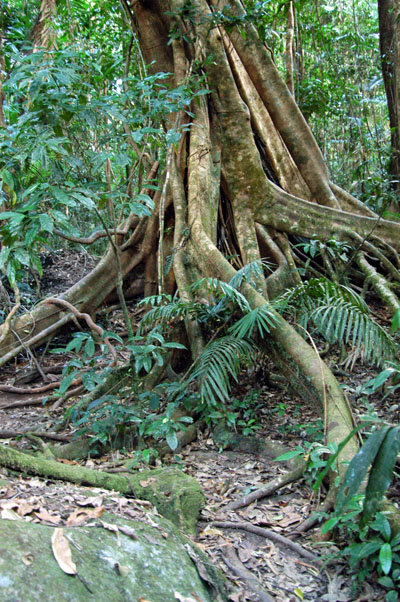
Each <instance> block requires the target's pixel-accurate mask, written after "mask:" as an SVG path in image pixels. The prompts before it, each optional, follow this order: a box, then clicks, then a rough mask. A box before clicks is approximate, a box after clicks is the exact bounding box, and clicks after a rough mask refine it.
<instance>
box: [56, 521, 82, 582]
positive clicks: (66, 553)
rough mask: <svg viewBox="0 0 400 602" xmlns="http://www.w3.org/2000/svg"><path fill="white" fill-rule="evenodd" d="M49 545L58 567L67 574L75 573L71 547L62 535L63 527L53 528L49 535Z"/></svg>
mask: <svg viewBox="0 0 400 602" xmlns="http://www.w3.org/2000/svg"><path fill="white" fill-rule="evenodd" d="M51 547H52V549H53V554H54V558H55V559H56V560H57V563H58V566H59V567H60V569H61V570H62V571H64V573H67V575H76V572H77V571H76V565H75V563H74V562H73V560H72V556H71V548H70V547H69V543H68V541H67V540H66V538H65V536H64V529H54V533H53V535H52V536H51Z"/></svg>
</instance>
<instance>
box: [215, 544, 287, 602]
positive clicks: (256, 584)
mask: <svg viewBox="0 0 400 602" xmlns="http://www.w3.org/2000/svg"><path fill="white" fill-rule="evenodd" d="M222 560H223V561H224V562H225V564H226V566H227V567H228V568H229V569H231V571H233V572H234V573H236V575H237V576H238V577H240V579H242V580H243V581H244V582H245V583H246V585H247V586H248V588H249V589H250V590H251V591H253V592H254V593H255V594H257V596H258V600H260V602H274V600H275V598H273V597H272V596H270V594H269V593H268V592H267V591H266V590H265V588H264V587H263V586H262V584H261V583H260V581H259V579H257V577H255V576H254V575H253V573H252V572H251V571H249V569H246V567H245V566H244V564H243V563H242V562H241V561H240V560H239V558H238V557H237V555H236V552H235V549H234V547H233V546H225V547H224V553H223V554H222Z"/></svg>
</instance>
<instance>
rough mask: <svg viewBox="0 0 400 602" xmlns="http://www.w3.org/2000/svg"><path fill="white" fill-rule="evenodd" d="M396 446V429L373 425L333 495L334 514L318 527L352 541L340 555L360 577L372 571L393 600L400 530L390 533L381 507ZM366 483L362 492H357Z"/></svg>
mask: <svg viewBox="0 0 400 602" xmlns="http://www.w3.org/2000/svg"><path fill="white" fill-rule="evenodd" d="M399 450H400V427H397V426H396V427H394V426H383V427H380V428H377V429H376V430H375V431H374V432H373V433H372V434H371V435H370V436H369V437H368V439H367V440H366V441H365V443H364V445H363V446H362V447H361V449H360V450H359V452H358V453H357V454H356V455H355V456H354V458H353V459H352V461H351V462H350V464H349V466H348V468H347V471H346V475H345V478H344V480H343V483H342V485H341V487H340V489H339V492H338V494H337V497H336V503H335V512H334V513H333V515H331V516H330V517H329V518H328V520H327V521H326V522H325V523H324V525H323V526H322V529H321V531H322V533H327V532H328V531H330V530H331V529H333V528H336V529H338V530H339V532H340V533H341V534H342V536H343V538H344V539H345V540H346V541H350V544H349V545H347V546H346V547H345V548H344V550H343V552H342V554H343V556H345V557H347V558H348V561H349V565H350V568H351V569H352V570H353V571H355V569H356V568H357V574H358V579H359V580H360V581H362V580H363V579H364V578H365V576H366V575H368V574H370V573H371V571H373V570H376V571H377V573H378V575H379V579H378V582H379V583H380V584H381V585H382V586H384V587H385V588H388V590H389V591H388V593H387V595H386V599H387V600H388V601H389V602H392V601H395V600H397V591H398V586H399V583H400V553H399V552H400V533H392V528H391V525H390V521H389V520H388V518H387V516H386V514H385V513H384V512H382V511H381V510H380V506H381V502H382V499H383V496H384V494H385V492H386V490H387V489H388V487H389V485H390V482H391V480H392V477H393V470H394V466H395V463H396V460H397V454H398V453H399ZM365 481H366V487H365V490H364V491H363V492H361V493H360V492H359V490H360V489H361V488H362V487H363V484H364V483H365Z"/></svg>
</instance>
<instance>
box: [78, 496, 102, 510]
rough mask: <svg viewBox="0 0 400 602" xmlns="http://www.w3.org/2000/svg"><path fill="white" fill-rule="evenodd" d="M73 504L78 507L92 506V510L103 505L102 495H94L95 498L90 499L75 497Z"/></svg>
mask: <svg viewBox="0 0 400 602" xmlns="http://www.w3.org/2000/svg"><path fill="white" fill-rule="evenodd" d="M75 503H76V504H77V505H78V506H93V507H94V508H97V506H102V505H103V496H102V495H96V496H92V497H84V496H82V497H77V498H76V499H75Z"/></svg>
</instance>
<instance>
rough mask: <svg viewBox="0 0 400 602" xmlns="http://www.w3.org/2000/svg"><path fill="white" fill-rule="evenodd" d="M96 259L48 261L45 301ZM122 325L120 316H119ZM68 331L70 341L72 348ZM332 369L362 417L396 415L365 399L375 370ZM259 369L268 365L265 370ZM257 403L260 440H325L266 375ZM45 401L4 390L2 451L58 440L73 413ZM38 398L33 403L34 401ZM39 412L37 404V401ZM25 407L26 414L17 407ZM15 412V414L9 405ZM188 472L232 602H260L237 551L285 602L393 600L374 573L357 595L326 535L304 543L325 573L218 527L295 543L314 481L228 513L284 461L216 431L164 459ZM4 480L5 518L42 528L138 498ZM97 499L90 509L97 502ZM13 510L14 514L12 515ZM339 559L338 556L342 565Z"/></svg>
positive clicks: (248, 379)
mask: <svg viewBox="0 0 400 602" xmlns="http://www.w3.org/2000/svg"><path fill="white" fill-rule="evenodd" d="M92 265H93V260H92V259H91V258H90V257H89V256H86V255H83V254H82V253H79V254H78V253H65V252H64V253H61V254H60V256H59V257H58V256H57V255H56V256H53V258H52V259H49V261H48V264H47V266H46V267H45V277H44V278H43V279H42V283H41V293H40V294H41V296H42V295H44V294H48V293H50V294H54V295H56V294H58V293H60V292H62V291H64V290H65V289H66V288H67V287H68V286H69V285H71V284H72V283H74V282H76V281H77V280H78V279H79V278H80V277H82V275H83V274H84V273H85V272H86V271H87V270H88V269H90V268H91V267H92ZM111 319H113V320H114V322H115V325H117V324H118V321H119V318H118V312H117V313H116V314H115V316H114V317H111ZM66 337H67V333H64V334H61V339H63V338H64V339H65V340H64V343H65V342H66V341H67V340H68V339H67V338H66ZM41 351H42V352H43V349H42V350H38V351H37V352H36V353H37V357H38V360H39V361H40V365H41V366H42V367H46V366H47V367H51V366H54V365H55V364H59V361H60V360H59V357H58V356H56V355H49V354H47V353H46V355H44V356H43V355H42V356H41V355H40V352H41ZM329 363H330V365H331V367H332V368H334V369H335V370H336V371H337V372H338V373H339V376H338V378H339V380H340V381H341V382H342V383H343V384H345V385H346V387H347V391H348V396H349V399H350V400H351V402H352V405H353V409H354V413H355V414H356V415H361V414H365V413H368V412H369V413H371V412H372V411H376V413H377V414H378V415H381V416H382V417H383V416H385V415H387V411H388V409H389V407H390V404H391V403H392V404H393V400H390V399H388V400H386V401H385V404H384V405H382V403H380V402H379V400H378V398H377V397H374V398H372V399H371V398H368V399H367V398H365V397H362V396H360V395H359V394H358V389H359V387H360V384H362V383H365V382H367V381H368V380H369V379H370V378H372V377H373V376H375V375H376V370H375V371H374V369H372V368H370V367H366V366H363V365H360V364H356V365H355V367H354V369H353V370H352V372H349V371H348V369H347V370H343V368H342V367H340V366H338V358H337V357H336V356H335V354H334V352H331V354H330V356H329ZM28 365H29V358H25V359H24V358H22V357H21V358H19V361H18V364H15V365H8V366H6V367H5V368H3V369H2V370H1V372H0V384H12V383H13V382H14V381H15V377H16V376H17V375H18V374H20V373H21V372H22V371H23V370H24V369H25V368H26V367H27V366H28ZM258 368H260V367H258ZM40 384H43V381H40V378H39V379H38V380H36V381H35V382H33V383H32V382H31V383H28V384H22V385H19V386H22V387H24V388H26V390H27V391H29V390H30V389H31V388H32V387H37V386H39V385H40ZM246 395H252V396H253V400H254V406H253V407H254V411H253V413H252V417H254V418H255V420H256V422H255V425H256V426H257V427H258V428H257V429H256V430H255V433H256V437H258V438H261V439H269V440H273V441H277V442H280V443H282V444H283V445H285V446H286V447H289V448H293V449H294V448H296V446H298V445H300V446H304V442H305V441H316V440H317V441H318V440H320V441H321V440H322V436H323V432H322V431H323V426H322V422H321V420H320V419H318V417H317V416H316V415H315V414H314V413H313V411H312V408H309V407H307V406H306V405H305V404H304V403H303V402H302V401H301V400H299V399H297V398H296V397H294V396H293V394H292V393H291V392H290V391H289V390H288V389H287V388H286V387H285V386H283V387H282V386H280V387H279V388H278V387H277V386H276V385H273V384H271V382H270V380H269V378H268V374H267V373H266V371H265V369H258V370H256V371H250V372H246V373H244V374H243V375H242V378H241V380H240V382H239V383H238V385H237V386H235V388H234V391H233V393H232V399H237V400H242V399H243V397H245V396H246ZM42 398H43V394H36V395H33V394H32V393H30V394H20V393H19V394H17V393H8V392H0V430H1V431H2V439H3V443H4V444H6V445H16V446H18V447H29V446H30V442H29V441H28V440H27V439H26V438H23V437H22V438H16V437H14V436H8V437H7V431H14V432H15V431H27V430H32V431H45V432H54V430H55V425H56V424H57V423H58V422H59V421H60V419H61V418H62V417H63V415H64V413H65V410H66V409H67V407H68V405H70V404H71V403H73V401H68V402H67V403H66V405H65V406H63V407H60V408H58V409H56V410H50V409H49V408H48V407H47V406H43V405H42V404H41V402H40V400H41V399H42ZM28 400H29V401H28ZM35 401H36V404H37V405H30V402H35ZM18 403H20V405H19V406H18V405H17V404H18ZM10 404H13V405H14V407H7V406H9V405H10ZM391 409H392V414H391V416H392V418H391V419H392V420H393V421H394V422H399V414H400V408H397V407H394V406H392V408H391ZM73 432H74V429H73V427H72V425H71V424H69V425H68V426H66V427H65V429H64V430H63V431H61V432H58V434H59V435H62V436H65V437H66V438H70V439H72V437H73ZM131 457H133V453H132V452H121V451H118V450H115V451H112V452H110V453H108V454H106V455H104V456H102V457H100V458H89V459H88V460H86V462H85V466H87V467H89V468H93V469H98V470H103V471H113V470H115V469H116V468H118V467H120V466H121V465H122V464H123V463H124V462H126V460H127V459H129V458H131ZM177 461H178V463H179V465H180V466H181V468H182V470H184V471H185V472H186V473H188V474H190V475H192V476H193V477H195V478H196V479H197V480H198V482H199V483H200V485H201V487H202V489H203V491H204V494H205V496H206V503H205V506H204V508H203V510H202V513H201V517H200V521H199V525H198V527H199V530H198V535H197V538H196V541H197V543H198V545H199V546H200V547H201V548H202V549H203V550H204V551H205V552H206V553H207V554H208V555H209V557H210V559H211V561H212V562H213V563H214V564H216V565H218V566H219V567H220V568H221V570H223V571H224V572H225V573H226V575H227V576H228V578H229V579H230V580H231V582H232V585H233V590H232V596H231V599H232V601H233V602H251V601H253V602H254V601H256V600H257V599H258V598H257V596H256V595H255V594H253V593H251V591H250V590H249V588H248V586H247V585H246V583H244V582H242V581H241V580H240V579H238V578H237V576H235V574H234V573H233V571H232V570H231V569H230V568H228V566H227V565H226V563H225V562H224V557H225V550H226V549H227V547H229V546H233V547H234V548H235V551H236V554H237V556H238V557H239V559H240V561H241V563H242V564H243V565H244V567H246V568H247V569H248V570H249V571H251V573H252V574H253V575H254V576H255V577H257V578H258V579H259V580H260V582H261V583H262V584H263V586H264V588H265V589H266V590H267V591H268V592H269V593H270V595H271V596H272V597H273V598H274V599H275V600H276V601H277V602H292V601H293V602H294V601H298V600H307V601H310V602H311V601H324V602H350V601H359V602H361V601H362V600H365V601H370V600H375V601H376V602H378V601H380V600H384V599H385V594H384V591H383V590H382V589H381V588H380V586H379V585H377V583H376V581H375V579H374V575H372V576H371V579H370V580H369V581H363V583H362V584H361V585H360V587H359V588H358V590H355V589H354V587H353V585H354V584H353V580H352V577H351V576H350V575H349V570H348V565H347V564H346V563H345V562H344V561H342V560H339V559H338V558H337V554H338V552H339V546H340V544H334V543H332V542H329V541H321V538H320V537H319V532H318V529H314V530H311V531H309V532H308V533H306V534H303V535H301V537H299V538H297V539H296V541H297V542H298V543H300V544H301V545H302V546H304V547H305V548H306V549H308V550H310V551H313V552H314V553H315V554H317V555H319V556H322V557H328V556H329V557H331V559H330V560H329V561H328V563H327V564H326V566H324V568H322V569H320V568H319V567H317V566H315V565H313V563H312V562H310V561H308V560H305V559H304V558H302V557H300V556H298V555H297V554H296V553H295V552H293V551H291V550H290V549H288V548H287V547H283V546H281V545H278V544H276V543H274V542H273V541H271V540H268V539H266V538H265V537H261V536H260V535H256V534H253V533H250V532H248V531H246V530H244V529H227V528H225V527H224V528H222V527H216V526H214V525H213V524H212V523H213V521H217V520H218V521H239V522H241V523H243V522H245V523H247V524H250V525H256V526H259V527H263V528H266V529H269V530H272V531H274V532H276V533H278V534H281V535H284V536H286V537H290V536H291V535H293V534H294V533H295V531H296V526H297V525H299V524H300V523H302V522H303V521H304V520H305V519H306V518H308V517H309V516H310V515H311V514H312V513H313V511H314V509H315V507H316V505H317V504H318V498H316V496H315V494H314V493H313V490H312V486H311V484H310V483H309V482H308V480H307V479H304V478H303V479H301V480H298V481H296V482H294V483H292V484H290V485H288V486H286V487H284V488H283V489H281V490H279V491H278V492H277V493H276V494H274V495H272V496H271V497H268V498H265V499H263V500H260V501H258V502H255V503H253V504H251V505H250V506H247V507H245V508H242V509H241V510H237V511H229V510H228V509H227V505H228V504H229V503H230V502H232V501H234V500H237V499H239V498H241V497H243V496H244V495H246V494H247V493H249V492H251V491H253V490H254V489H258V488H260V487H263V486H265V484H266V483H268V482H269V481H270V480H271V479H273V478H274V477H276V476H277V475H279V474H282V473H283V472H285V471H286V470H287V468H285V465H284V464H283V463H280V462H276V461H272V460H271V459H268V458H266V457H265V456H263V455H257V454H256V453H254V452H253V453H242V452H239V451H227V450H224V449H222V450H221V449H220V448H219V446H218V444H216V443H215V441H214V439H213V437H212V433H211V431H210V430H206V431H205V432H203V433H201V434H199V436H198V438H197V440H196V441H194V442H192V443H191V444H189V445H188V446H186V447H185V448H184V449H183V450H182V452H181V453H180V454H179V456H178V457H177V458H176V457H174V456H172V455H171V457H170V458H168V457H166V458H164V459H163V463H171V462H175V463H176V462H177ZM2 476H3V477H5V478H6V479H7V481H8V482H9V483H10V486H9V487H6V488H0V517H2V518H7V517H11V516H12V513H15V514H17V515H18V517H19V518H20V519H23V520H29V521H35V522H41V523H43V524H47V525H49V524H50V525H57V526H62V525H63V524H65V522H66V519H67V518H68V517H69V516H70V515H71V514H72V513H73V512H75V511H76V510H77V509H80V508H82V507H83V506H85V507H87V505H88V503H89V505H90V506H91V507H98V506H103V505H104V506H105V507H106V509H107V510H108V511H111V512H114V513H116V514H120V515H122V516H127V517H128V516H129V509H130V505H132V500H129V499H126V498H123V497H122V496H120V495H117V494H116V495H110V492H105V491H102V490H96V491H94V492H93V488H92V489H91V491H92V494H91V497H90V498H87V497H85V496H82V493H81V490H82V486H80V487H77V486H75V485H72V484H70V483H66V482H61V481H50V480H45V479H40V478H37V477H34V478H28V477H22V476H19V475H17V474H16V473H12V472H11V471H9V470H7V471H6V470H5V469H2V468H1V467H0V477H2ZM391 496H392V497H393V501H399V499H400V489H399V486H398V485H397V489H396V486H395V487H393V488H392V491H391ZM88 500H89V501H88ZM10 512H11V515H10ZM335 555H336V558H334V557H335Z"/></svg>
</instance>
